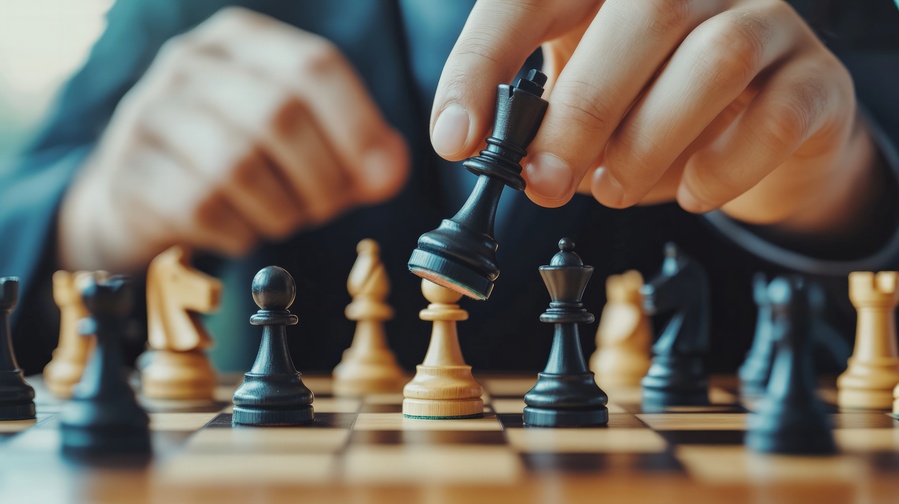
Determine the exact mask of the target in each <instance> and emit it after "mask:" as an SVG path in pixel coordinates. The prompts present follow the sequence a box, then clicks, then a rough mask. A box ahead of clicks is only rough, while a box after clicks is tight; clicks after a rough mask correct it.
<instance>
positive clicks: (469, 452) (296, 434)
mask: <svg viewBox="0 0 899 504" xmlns="http://www.w3.org/2000/svg"><path fill="white" fill-rule="evenodd" d="M477 378H478V380H479V381H480V383H481V384H482V385H483V386H484V388H485V395H484V399H485V404H486V414H485V416H484V417H483V418H476V419H462V420H415V419H408V418H404V417H403V414H402V406H401V404H402V399H403V398H402V396H401V395H396V394H372V395H369V396H366V397H365V398H364V399H352V398H343V397H335V396H334V395H333V394H332V388H331V386H332V381H331V379H330V377H324V376H308V375H307V376H304V381H305V383H306V384H307V385H308V386H309V387H310V388H311V389H312V390H313V391H314V392H315V394H316V397H315V402H314V404H313V405H314V408H315V421H314V423H313V424H311V425H307V426H302V427H289V428H287V427H285V428H278V427H234V426H232V423H231V403H230V397H231V394H232V393H233V390H234V388H235V387H236V386H237V384H238V382H239V377H238V376H224V377H222V380H223V384H221V385H219V386H218V388H217V390H216V399H217V400H218V401H220V402H218V403H217V404H215V405H213V406H210V407H204V406H197V407H196V408H193V409H191V408H187V409H185V407H184V406H183V405H182V406H181V407H180V408H179V409H177V410H166V404H164V403H148V404H146V406H148V409H149V410H150V417H151V429H152V441H153V452H154V453H153V456H152V458H151V459H150V460H149V461H145V462H134V461H128V460H121V461H119V460H115V459H109V460H101V461H91V462H84V461H73V460H68V459H66V458H64V457H63V456H62V455H61V453H60V435H59V431H58V425H57V424H58V419H57V415H58V412H59V410H60V406H61V403H59V402H57V401H56V400H55V399H53V398H52V396H51V395H50V394H49V393H47V391H46V390H45V389H44V388H43V384H42V383H41V379H40V378H39V377H31V378H30V379H29V381H30V383H32V384H33V385H35V389H36V391H37V400H36V403H37V409H38V418H37V419H36V420H32V421H28V422H3V423H0V502H3V503H7V502H8V503H30V502H36V503H45V502H46V503H55V502H91V503H100V502H129V503H132V502H136V503H139V502H153V503H155V502H160V503H175V502H216V503H222V502H242V503H243V502H282V501H283V502H302V501H312V502H325V501H327V502H356V501H358V502H390V503H397V502H414V501H427V502H447V503H449V502H514V503H522V502H524V503H527V502H580V501H583V502H598V501H604V502H615V503H625V502H626V503H641V502H647V503H648V502H652V503H657V502H671V501H680V502H690V503H696V502H728V503H737V502H815V503H822V504H823V503H851V502H865V503H867V502H872V503H873V502H897V500H899V420H897V419H895V418H893V417H892V416H891V415H890V414H888V413H886V412H876V411H875V412H871V411H868V412H862V411H858V412H851V411H839V410H837V408H836V407H834V406H832V404H833V403H834V401H835V399H836V393H835V390H834V388H833V381H832V380H831V381H829V383H828V384H827V385H826V386H824V387H822V388H821V389H820V390H819V393H820V394H821V396H822V397H823V398H824V399H825V400H826V401H827V402H828V404H830V405H831V406H830V411H831V413H830V414H831V415H832V419H833V423H834V426H835V430H834V435H835V438H836V441H837V444H838V446H839V449H840V453H839V454H838V455H833V456H823V457H822V456H771V455H762V454H757V453H752V452H749V451H748V450H747V449H745V447H744V445H743V436H744V433H745V429H746V418H747V414H748V411H750V410H751V409H752V404H742V403H741V402H740V398H739V395H738V393H737V389H738V382H737V380H735V379H734V378H733V377H713V380H712V386H711V388H710V399H711V403H712V404H711V405H709V406H703V407H679V408H671V409H668V410H665V411H664V412H655V413H645V412H643V410H642V409H641V407H640V395H639V394H640V392H639V390H638V389H637V390H634V389H620V390H616V389H611V390H607V392H608V393H609V396H610V402H609V417H610V419H609V424H608V426H605V427H597V428H569V429H552V428H533V427H528V428H526V427H524V426H523V425H522V409H523V407H524V402H523V399H522V395H523V394H524V393H525V392H526V391H527V390H528V389H529V388H530V387H531V386H533V384H534V382H535V381H536V376H497V375H478V376H477Z"/></svg>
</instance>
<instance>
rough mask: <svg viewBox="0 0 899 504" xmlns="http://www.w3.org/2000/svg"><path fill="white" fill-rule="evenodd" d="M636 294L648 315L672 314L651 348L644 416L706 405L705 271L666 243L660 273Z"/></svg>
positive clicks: (644, 391)
mask: <svg viewBox="0 0 899 504" xmlns="http://www.w3.org/2000/svg"><path fill="white" fill-rule="evenodd" d="M641 293H642V294H643V307H644V309H645V310H646V312H647V313H649V314H650V315H657V314H666V313H669V312H670V313H671V316H670V319H669V321H668V323H667V324H666V325H665V328H664V329H663V330H662V333H661V335H660V336H659V338H658V340H657V341H656V343H655V345H653V347H652V351H653V358H652V364H651V365H650V367H649V371H648V372H647V373H646V376H644V377H643V380H642V382H641V384H642V386H643V410H644V411H659V410H664V409H665V408H666V407H668V406H701V405H705V404H708V402H709V397H708V394H709V392H708V389H709V381H708V374H707V372H706V369H705V362H704V358H705V355H706V354H707V353H708V351H709V344H710V340H709V282H708V277H707V275H706V272H705V270H704V269H703V268H702V266H700V265H699V263H698V262H696V261H695V260H693V259H692V258H690V257H689V256H687V255H686V254H684V253H683V252H681V251H680V250H679V249H678V248H677V246H676V245H674V244H673V243H668V244H666V245H665V260H664V261H663V262H662V270H661V271H660V272H659V274H658V275H656V277H655V278H653V279H652V280H651V281H649V282H648V283H646V285H644V286H643V288H642V289H641Z"/></svg>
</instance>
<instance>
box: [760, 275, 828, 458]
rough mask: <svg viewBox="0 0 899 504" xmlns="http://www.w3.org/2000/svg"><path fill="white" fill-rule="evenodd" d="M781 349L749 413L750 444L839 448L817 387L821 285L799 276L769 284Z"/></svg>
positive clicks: (775, 449) (817, 450)
mask: <svg viewBox="0 0 899 504" xmlns="http://www.w3.org/2000/svg"><path fill="white" fill-rule="evenodd" d="M768 297H769V299H770V302H771V309H772V312H773V315H774V333H775V339H776V341H777V355H776V356H775V357H774V365H773V367H772V369H771V378H770V380H769V381H768V388H767V391H766V394H765V397H764V399H763V400H762V401H761V402H760V403H759V405H758V410H757V411H755V412H754V413H751V414H750V415H749V417H748V419H747V427H748V430H747V433H746V445H747V446H748V447H749V448H750V449H752V450H755V451H758V452H764V453H783V454H797V455H799V454H809V455H812V454H830V453H835V452H836V444H835V443H834V439H833V433H832V426H831V423H830V418H829V417H828V416H827V412H826V410H825V408H824V403H822V402H821V400H820V399H819V398H818V395H817V393H816V392H815V373H814V369H813V368H812V348H811V343H812V342H811V327H812V324H811V321H812V317H813V316H815V315H816V314H817V313H818V312H820V310H821V307H822V306H823V304H824V293H823V292H822V291H821V289H820V288H818V286H817V285H814V284H810V283H806V282H804V281H803V280H802V279H800V278H797V277H790V278H777V279H775V280H774V281H773V282H771V284H770V285H769V286H768Z"/></svg>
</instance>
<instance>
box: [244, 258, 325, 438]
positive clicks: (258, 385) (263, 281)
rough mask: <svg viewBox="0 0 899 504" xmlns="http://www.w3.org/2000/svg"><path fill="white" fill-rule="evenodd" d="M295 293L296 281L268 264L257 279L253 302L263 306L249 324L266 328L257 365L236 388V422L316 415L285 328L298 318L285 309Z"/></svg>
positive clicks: (294, 421)
mask: <svg viewBox="0 0 899 504" xmlns="http://www.w3.org/2000/svg"><path fill="white" fill-rule="evenodd" d="M296 294H297V286H296V283H295V282H294V280H293V277H292V276H290V273H288V272H287V271H286V270H284V269H283V268H279V267H277V266H268V267H265V268H263V269H261V270H259V273H256V276H255V277H254V278H253V300H254V301H256V304H257V305H258V306H259V308H260V310H259V311H258V312H256V314H255V315H253V316H252V317H250V324H252V325H260V326H262V341H260V342H259V353H258V354H257V355H256V361H255V362H254V363H253V368H252V369H250V372H249V373H246V374H244V380H243V384H242V385H241V386H240V388H238V389H237V391H235V392H234V417H233V422H234V423H235V424H240V425H255V426H279V425H302V424H306V423H310V422H312V421H313V420H314V418H315V417H314V413H313V411H312V400H313V395H312V391H311V390H309V388H307V387H306V385H305V384H304V383H303V380H302V379H301V378H300V373H298V372H297V370H296V367H294V365H293V360H291V358H290V350H289V349H288V348H287V331H286V328H287V326H289V325H296V324H297V316H296V315H293V314H292V313H290V312H289V311H288V310H287V309H288V308H290V305H292V304H293V300H294V298H295V297H296Z"/></svg>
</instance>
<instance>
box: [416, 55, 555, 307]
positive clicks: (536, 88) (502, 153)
mask: <svg viewBox="0 0 899 504" xmlns="http://www.w3.org/2000/svg"><path fill="white" fill-rule="evenodd" d="M544 84H546V75H544V74H543V73H541V72H539V71H537V70H531V71H530V72H529V73H528V76H527V78H525V79H520V80H519V81H518V82H517V83H515V85H514V86H510V85H508V84H500V85H499V87H498V88H497V96H496V115H495V118H494V123H493V134H492V135H491V136H490V138H488V139H487V148H486V149H484V150H482V151H481V153H480V155H478V156H475V157H472V158H470V159H468V160H467V161H465V163H463V166H465V167H466V168H467V169H468V170H469V171H470V172H472V173H474V174H476V175H478V181H477V184H476V185H475V188H474V190H472V192H471V195H470V196H469V197H468V200H467V201H466V202H465V205H463V206H462V208H461V209H460V210H459V212H458V213H456V215H455V216H454V217H453V218H452V219H444V220H443V222H442V223H441V224H440V227H438V228H437V229H435V230H433V231H430V232H428V233H425V234H423V235H421V237H420V238H419V239H418V248H416V249H415V250H414V251H413V252H412V257H411V258H410V259H409V270H410V271H412V273H415V274H416V275H418V276H420V277H422V278H426V279H428V280H430V281H432V282H434V283H436V284H439V285H442V286H444V287H446V288H448V289H452V290H454V291H456V292H459V293H461V294H464V295H466V296H468V297H470V298H473V299H478V300H484V299H487V298H488V297H490V293H491V292H492V291H493V282H494V281H495V280H496V278H497V277H498V276H499V267H498V266H497V264H496V249H497V247H498V246H499V245H498V244H497V243H496V241H495V240H494V239H493V222H494V219H495V218H496V209H497V206H498V205H499V198H500V196H501V195H502V192H503V188H504V186H507V185H508V186H509V187H512V188H514V189H517V190H519V191H521V190H524V188H525V182H524V178H522V177H521V165H520V164H519V162H520V161H521V158H523V157H524V156H525V154H527V152H526V151H525V149H527V146H528V145H529V144H530V143H531V140H533V139H534V136H535V135H536V134H537V129H538V128H539V127H540V123H541V122H542V121H543V115H544V114H545V113H546V107H547V105H548V103H547V102H546V100H543V99H541V98H540V97H541V96H542V95H543V85H544Z"/></svg>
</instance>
